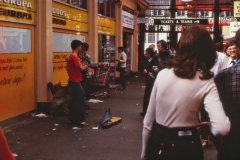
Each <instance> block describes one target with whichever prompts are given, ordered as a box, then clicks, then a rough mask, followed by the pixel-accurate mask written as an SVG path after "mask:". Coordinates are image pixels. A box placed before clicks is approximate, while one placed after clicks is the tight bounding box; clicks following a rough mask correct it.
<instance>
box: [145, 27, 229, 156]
mask: <svg viewBox="0 0 240 160" xmlns="http://www.w3.org/2000/svg"><path fill="white" fill-rule="evenodd" d="M216 56H217V55H216V51H215V48H214V43H213V41H212V38H211V36H210V34H209V33H208V31H207V30H206V29H205V28H203V27H201V26H198V25H192V26H191V27H189V28H188V29H187V30H186V31H185V32H184V33H183V35H182V36H181V38H180V40H179V42H178V44H177V48H176V55H175V56H174V59H173V60H172V61H171V62H170V64H169V67H168V68H165V69H163V70H161V71H160V72H159V73H158V75H157V78H156V80H155V83H154V86H153V89H152V93H151V96H150V101H149V105H148V109H147V113H146V115H145V118H144V121H143V133H142V136H143V137H142V139H143V142H142V153H141V158H142V159H144V160H145V159H147V160H156V159H157V160H176V159H184V160H190V159H191V160H192V159H194V160H203V159H204V156H203V149H202V144H201V139H200V134H199V132H198V128H199V126H202V125H203V124H204V125H209V128H210V130H211V132H212V134H213V135H215V136H226V135H227V134H228V133H229V131H230V127H231V123H230V121H229V118H228V117H227V116H226V114H225V112H224V109H223V106H222V103H221V101H220V98H219V94H218V90H217V87H216V85H215V83H214V80H213V72H211V71H210V69H211V68H212V67H213V65H214V63H215V60H216ZM202 106H204V108H205V110H206V111H207V112H208V115H209V118H210V120H209V123H208V122H203V123H202V124H201V123H199V121H198V118H199V112H200V110H201V107H202Z"/></svg>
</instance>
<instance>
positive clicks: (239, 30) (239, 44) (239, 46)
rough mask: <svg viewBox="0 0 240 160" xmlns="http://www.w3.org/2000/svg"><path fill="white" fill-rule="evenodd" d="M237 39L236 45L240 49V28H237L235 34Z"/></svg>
mask: <svg viewBox="0 0 240 160" xmlns="http://www.w3.org/2000/svg"><path fill="white" fill-rule="evenodd" d="M235 39H236V46H237V48H238V49H240V29H238V30H237V32H236V34H235Z"/></svg>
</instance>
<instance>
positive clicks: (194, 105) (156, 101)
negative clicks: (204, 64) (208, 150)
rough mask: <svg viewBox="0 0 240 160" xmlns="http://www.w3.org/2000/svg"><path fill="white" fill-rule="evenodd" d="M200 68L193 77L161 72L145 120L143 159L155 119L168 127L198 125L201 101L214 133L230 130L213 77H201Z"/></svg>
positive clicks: (218, 133)
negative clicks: (203, 78)
mask: <svg viewBox="0 0 240 160" xmlns="http://www.w3.org/2000/svg"><path fill="white" fill-rule="evenodd" d="M200 75H201V72H200V71H198V72H197V74H196V75H195V77H194V78H193V79H182V78H179V77H177V76H176V75H175V74H174V72H173V69H164V70H162V71H161V72H159V73H158V76H157V79H156V81H155V83H154V86H153V89H152V93H151V97H150V101H149V106H148V110H147V113H146V116H145V118H144V122H143V146H142V158H143V157H144V155H145V151H146V148H145V146H146V143H147V141H148V138H149V135H150V131H151V129H152V126H153V123H154V121H156V122H157V123H159V124H161V125H163V126H167V127H170V128H172V127H194V126H198V125H199V122H198V115H199V112H200V110H201V107H202V104H203V105H204V107H205V110H206V111H207V112H208V114H209V118H210V125H211V132H212V133H213V135H221V136H225V135H227V134H228V132H229V131H230V122H229V119H228V117H227V116H226V114H225V112H224V110H223V107H222V103H221V101H220V99H219V95H218V91H217V88H216V85H215V83H214V80H213V79H212V78H211V79H209V80H201V79H200V78H199V76H200Z"/></svg>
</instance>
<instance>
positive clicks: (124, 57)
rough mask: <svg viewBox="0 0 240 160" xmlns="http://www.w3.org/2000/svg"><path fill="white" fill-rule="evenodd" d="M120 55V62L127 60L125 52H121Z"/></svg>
mask: <svg viewBox="0 0 240 160" xmlns="http://www.w3.org/2000/svg"><path fill="white" fill-rule="evenodd" d="M121 56H122V58H121V59H120V60H119V61H120V62H121V63H126V61H127V55H126V53H124V54H121Z"/></svg>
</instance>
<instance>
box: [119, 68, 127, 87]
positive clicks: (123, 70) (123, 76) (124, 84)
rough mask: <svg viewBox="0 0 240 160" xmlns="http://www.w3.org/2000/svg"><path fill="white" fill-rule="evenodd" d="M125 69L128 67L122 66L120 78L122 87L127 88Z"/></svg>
mask: <svg viewBox="0 0 240 160" xmlns="http://www.w3.org/2000/svg"><path fill="white" fill-rule="evenodd" d="M125 69H126V68H121V70H120V79H121V82H122V88H124V89H125V88H126V80H125V72H126V71H125Z"/></svg>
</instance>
